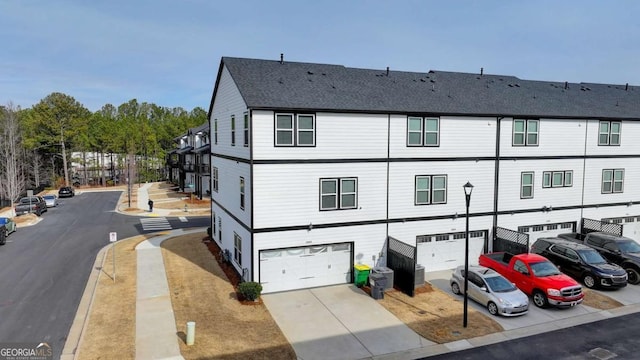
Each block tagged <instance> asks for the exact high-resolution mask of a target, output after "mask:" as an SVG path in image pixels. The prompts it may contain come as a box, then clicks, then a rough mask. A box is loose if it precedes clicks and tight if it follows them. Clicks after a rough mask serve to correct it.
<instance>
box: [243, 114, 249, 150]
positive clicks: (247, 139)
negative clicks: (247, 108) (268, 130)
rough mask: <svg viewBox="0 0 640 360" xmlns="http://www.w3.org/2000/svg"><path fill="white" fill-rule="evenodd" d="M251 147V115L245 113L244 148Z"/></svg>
mask: <svg viewBox="0 0 640 360" xmlns="http://www.w3.org/2000/svg"><path fill="white" fill-rule="evenodd" d="M248 146H249V113H244V147H248Z"/></svg>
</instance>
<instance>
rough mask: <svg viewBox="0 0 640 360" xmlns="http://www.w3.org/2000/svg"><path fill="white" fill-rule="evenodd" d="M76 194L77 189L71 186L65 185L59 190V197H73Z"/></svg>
mask: <svg viewBox="0 0 640 360" xmlns="http://www.w3.org/2000/svg"><path fill="white" fill-rule="evenodd" d="M74 195H75V191H74V190H73V188H72V187H71V186H63V187H61V188H60V190H58V197H61V198H63V197H73V196H74Z"/></svg>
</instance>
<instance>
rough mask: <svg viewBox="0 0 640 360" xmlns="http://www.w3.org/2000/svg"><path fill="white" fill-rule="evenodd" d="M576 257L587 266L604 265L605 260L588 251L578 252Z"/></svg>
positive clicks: (596, 253)
mask: <svg viewBox="0 0 640 360" xmlns="http://www.w3.org/2000/svg"><path fill="white" fill-rule="evenodd" d="M578 255H580V257H581V258H582V260H584V262H586V263H587V264H606V263H607V260H605V259H604V258H603V257H602V255H600V253H599V252H597V251H595V250H593V249H589V250H578Z"/></svg>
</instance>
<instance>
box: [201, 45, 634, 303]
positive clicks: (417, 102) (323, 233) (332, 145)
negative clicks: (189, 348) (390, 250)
mask: <svg viewBox="0 0 640 360" xmlns="http://www.w3.org/2000/svg"><path fill="white" fill-rule="evenodd" d="M639 119H640V88H638V87H634V86H625V85H622V86H621V85H605V84H586V83H581V84H575V83H571V84H568V83H559V82H549V81H528V80H521V79H518V78H516V77H512V76H498V75H486V74H482V73H480V74H468V73H453V72H441V71H429V72H428V73H414V72H401V71H389V70H388V69H387V70H369V69H355V68H347V67H344V66H339V65H324V64H310V63H294V62H286V61H268V60H254V59H239V58H228V57H225V58H222V60H221V63H220V67H219V70H218V77H217V80H216V83H215V88H214V91H213V95H212V99H211V105H210V109H209V121H210V125H211V134H212V141H211V156H212V161H211V164H212V171H211V176H212V234H213V238H214V240H215V241H216V242H217V243H218V244H219V245H220V246H221V248H222V249H224V250H227V251H228V256H229V257H230V259H231V261H232V263H233V264H234V266H235V267H236V269H237V270H238V272H239V273H241V274H242V275H243V276H244V278H245V279H246V280H253V281H257V282H260V283H262V284H263V287H264V292H274V291H282V290H289V289H298V288H307V287H314V286H322V285H329V284H336V283H345V282H351V281H353V275H352V270H351V269H352V268H353V265H354V264H358V263H362V264H367V265H370V266H374V265H385V264H386V261H387V253H386V250H387V247H386V246H387V241H389V239H397V240H399V241H401V242H403V243H406V244H409V245H412V246H414V247H416V248H417V250H416V252H417V259H416V261H417V263H419V264H422V265H423V266H424V267H425V268H426V271H435V270H442V269H451V268H454V267H456V266H458V265H460V264H462V263H463V262H464V253H465V251H464V249H465V234H466V233H465V231H466V226H465V220H466V219H465V209H466V208H465V196H464V191H463V185H464V184H465V183H467V181H469V182H471V183H472V184H473V185H474V188H473V193H472V196H471V203H470V219H469V222H470V224H469V230H470V254H471V255H470V257H469V259H470V262H471V263H472V264H476V263H477V259H478V255H479V254H480V253H481V252H482V251H483V247H487V248H488V249H489V250H491V249H492V248H493V245H494V241H495V240H494V239H495V238H496V229H499V228H504V229H510V230H513V231H514V232H515V231H520V232H522V233H524V234H528V235H529V236H530V242H531V243H532V242H533V241H534V240H535V239H536V238H537V237H540V236H553V235H554V234H557V233H560V232H570V231H573V230H576V228H577V226H578V223H579V221H580V220H581V219H582V218H590V219H605V218H606V219H612V218H613V219H615V218H619V219H623V221H624V223H625V224H624V229H625V235H627V236H631V237H635V238H636V239H640V237H639V236H638V231H640V226H639V224H640V222H638V221H639V219H640V186H639V185H640V142H638V141H636V139H638V138H640V122H639V121H638V120H639ZM610 221H611V220H610Z"/></svg>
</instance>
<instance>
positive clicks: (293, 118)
mask: <svg viewBox="0 0 640 360" xmlns="http://www.w3.org/2000/svg"><path fill="white" fill-rule="evenodd" d="M278 116H289V117H290V118H291V128H279V127H278ZM274 125H275V131H276V133H275V135H276V136H275V144H276V146H295V136H294V132H295V116H294V115H293V114H289V113H276V118H275V124H274ZM285 131H286V132H289V133H291V143H286V144H281V143H278V133H279V132H285Z"/></svg>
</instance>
